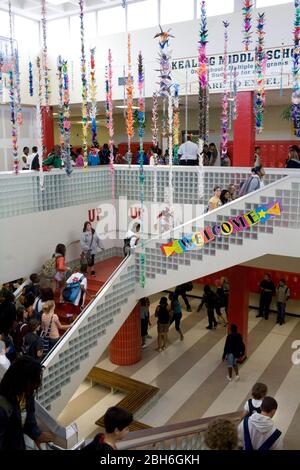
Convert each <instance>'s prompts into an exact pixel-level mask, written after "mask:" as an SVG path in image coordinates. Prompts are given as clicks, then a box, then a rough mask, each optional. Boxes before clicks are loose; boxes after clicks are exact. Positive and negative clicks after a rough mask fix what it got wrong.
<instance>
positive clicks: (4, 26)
mask: <svg viewBox="0 0 300 470" xmlns="http://www.w3.org/2000/svg"><path fill="white" fill-rule="evenodd" d="M0 24H1V32H0V36H4V37H7V38H9V16H8V13H7V12H6V11H2V10H0Z"/></svg>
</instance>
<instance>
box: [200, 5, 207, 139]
mask: <svg viewBox="0 0 300 470" xmlns="http://www.w3.org/2000/svg"><path fill="white" fill-rule="evenodd" d="M207 37H208V30H207V13H206V0H203V1H202V2H201V23H200V39H199V47H198V67H199V68H198V75H199V138H200V139H201V140H202V141H203V142H205V143H208V138H209V128H208V117H209V88H208V66H207V51H206V49H207V43H208V40H207Z"/></svg>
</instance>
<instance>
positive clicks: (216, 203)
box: [207, 186, 222, 212]
mask: <svg viewBox="0 0 300 470" xmlns="http://www.w3.org/2000/svg"><path fill="white" fill-rule="evenodd" d="M220 196H221V188H220V186H215V187H214V195H213V196H212V197H211V198H210V200H209V201H208V209H207V212H210V211H213V210H214V209H217V208H218V207H220V206H221V205H222V202H221V200H220Z"/></svg>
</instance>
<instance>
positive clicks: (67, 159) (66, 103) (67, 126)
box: [62, 61, 73, 176]
mask: <svg viewBox="0 0 300 470" xmlns="http://www.w3.org/2000/svg"><path fill="white" fill-rule="evenodd" d="M62 75H63V90H64V94H63V127H64V151H63V155H64V163H65V170H66V173H67V175H68V176H70V175H71V173H72V171H73V167H72V159H71V149H70V130H71V123H70V89H69V75H68V63H67V61H62Z"/></svg>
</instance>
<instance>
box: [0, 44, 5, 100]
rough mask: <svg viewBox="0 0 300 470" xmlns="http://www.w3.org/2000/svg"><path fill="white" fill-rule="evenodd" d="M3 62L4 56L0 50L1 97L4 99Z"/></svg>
mask: <svg viewBox="0 0 300 470" xmlns="http://www.w3.org/2000/svg"><path fill="white" fill-rule="evenodd" d="M3 62H4V60H3V56H2V54H1V52H0V98H1V101H2V99H3V82H2V78H3V76H2V67H3Z"/></svg>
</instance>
